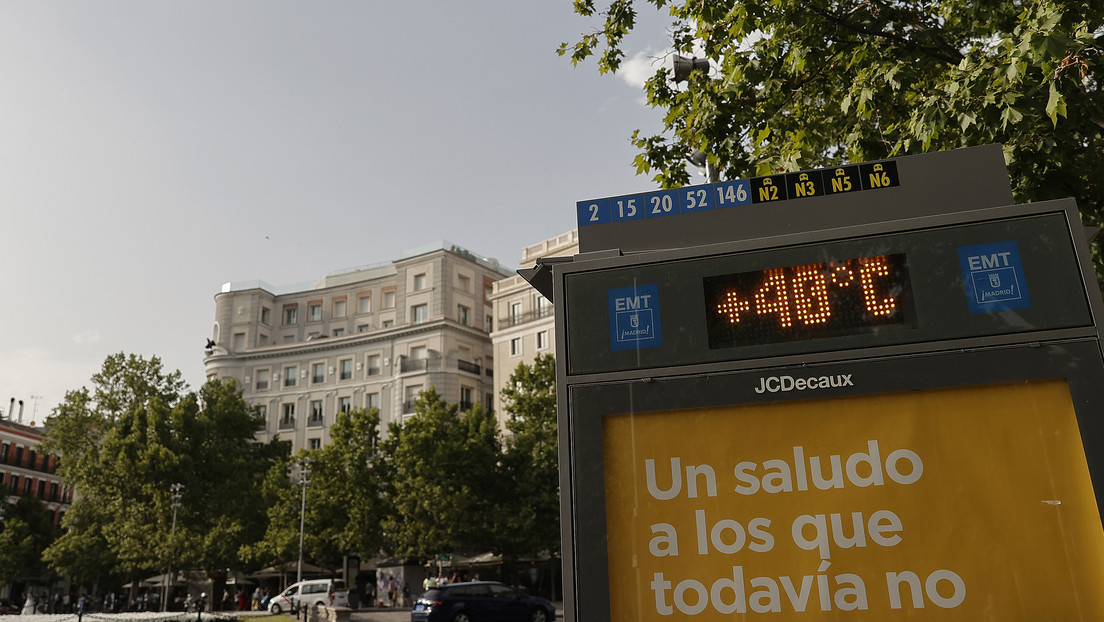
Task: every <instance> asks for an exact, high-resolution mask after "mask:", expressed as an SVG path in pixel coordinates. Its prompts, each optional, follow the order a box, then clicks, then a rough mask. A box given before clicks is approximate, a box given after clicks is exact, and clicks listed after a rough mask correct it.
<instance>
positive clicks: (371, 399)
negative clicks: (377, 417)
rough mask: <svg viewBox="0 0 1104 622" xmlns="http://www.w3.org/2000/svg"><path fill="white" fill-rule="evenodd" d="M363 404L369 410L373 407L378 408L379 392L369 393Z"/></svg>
mask: <svg viewBox="0 0 1104 622" xmlns="http://www.w3.org/2000/svg"><path fill="white" fill-rule="evenodd" d="M364 406H365V407H366V408H367V409H368V410H371V409H373V408H375V409H376V410H379V407H380V397H379V393H369V394H368V397H367V399H366V400H365V404H364Z"/></svg>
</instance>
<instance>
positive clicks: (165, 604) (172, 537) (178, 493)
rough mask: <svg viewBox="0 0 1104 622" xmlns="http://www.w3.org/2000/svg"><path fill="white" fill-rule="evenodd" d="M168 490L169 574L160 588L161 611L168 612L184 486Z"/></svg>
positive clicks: (175, 485)
mask: <svg viewBox="0 0 1104 622" xmlns="http://www.w3.org/2000/svg"><path fill="white" fill-rule="evenodd" d="M169 490H171V491H172V511H173V519H172V530H171V531H170V532H169V572H168V575H167V576H166V578H165V585H163V586H162V588H163V589H162V592H163V594H164V595H163V596H162V597H161V611H168V610H169V595H170V594H172V580H173V570H172V559H173V543H174V542H175V541H176V511H177V510H178V509H179V508H180V499H181V498H182V497H183V496H184V484H181V483H179V482H177V483H175V484H173V485H172V486H169Z"/></svg>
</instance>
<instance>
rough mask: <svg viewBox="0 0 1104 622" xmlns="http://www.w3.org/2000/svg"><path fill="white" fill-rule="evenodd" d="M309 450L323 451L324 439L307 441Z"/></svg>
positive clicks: (309, 439)
mask: <svg viewBox="0 0 1104 622" xmlns="http://www.w3.org/2000/svg"><path fill="white" fill-rule="evenodd" d="M307 448H308V449H322V439H320V438H308V439H307Z"/></svg>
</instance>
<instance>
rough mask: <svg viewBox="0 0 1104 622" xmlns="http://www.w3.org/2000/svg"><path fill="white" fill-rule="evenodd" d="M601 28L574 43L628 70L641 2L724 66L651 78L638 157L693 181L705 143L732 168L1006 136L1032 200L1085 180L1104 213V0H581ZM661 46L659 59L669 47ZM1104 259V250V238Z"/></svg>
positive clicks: (606, 67) (602, 66) (803, 165)
mask: <svg viewBox="0 0 1104 622" xmlns="http://www.w3.org/2000/svg"><path fill="white" fill-rule="evenodd" d="M574 9H575V12H576V13H578V14H579V15H582V16H585V17H587V18H589V19H590V20H591V24H592V26H593V30H591V31H589V32H584V33H582V34H581V35H580V36H579V37H578V39H577V40H576V41H575V42H574V43H563V44H561V46H560V47H559V50H558V52H559V54H561V55H563V56H566V57H568V58H570V59H571V61H572V63H575V64H578V63H580V62H584V61H587V60H588V59H594V60H595V61H596V63H597V68H598V70H599V71H600V72H602V73H606V72H614V71H617V70H618V69H619V68H620V67H621V65H622V63H623V61H624V59H625V56H626V50H625V47H624V44H625V40H626V37H627V36H628V35H629V33H630V32H632V30H633V29H634V27H635V26H636V20H637V17H638V15H639V13H638V11H649V10H660V11H665V12H667V14H668V15H669V16H670V20H671V22H670V24H671V25H670V28H669V34H670V39H671V41H670V43H671V52H670V53H672V54H678V55H681V56H683V57H694V56H696V57H698V58H703V57H704V58H706V59H708V60H709V63H710V70H709V71H708V72H705V71H694V72H692V73H691V75H690V76H689V79H688V80H686V81H684V82H680V83H677V84H676V83H675V82H674V81H673V77H674V76H673V71H672V69H671V62H670V61H667V62H666V63H659V62H657V63H656V71H655V73H654V74H653V75H652V76H651V78H650V79H649V80H648V81H647V83H646V85H645V91H646V94H647V100H648V102H649V104H650V105H652V106H654V107H656V108H659V109H661V110H663V111H664V112H665V115H664V117H663V127H662V129H661V130H660V131H659V132H657V133H654V134H650V133H649V132H645V131H641V130H637V131H636V132H634V133H633V135H632V137H631V140H632V143H633V145H634V146H635V147H637V148H638V149H639V153H638V155H637V156H636V158H635V165H636V169H637V171H638V173H640V174H651V175H652V176H653V179H654V180H655V181H657V182H659V183H660V184H661V185H662V186H664V187H673V186H680V185H685V184H687V183H688V182H689V181H690V180H689V173H688V171H687V167H686V159H687V157H688V156H690V155H691V154H692V153H693V152H695V151H701V152H703V153H704V154H706V156H707V158H708V162H709V164H710V166H711V168H712V169H713V170H716V171H719V172H720V174H721V176H722V177H724V178H728V179H735V178H740V177H750V176H756V175H766V174H772V173H776V172H780V171H794V170H801V169H808V168H816V167H821V166H827V165H834V164H838V163H840V162H844V161H851V162H859V161H869V160H878V159H885V158H889V157H896V156H902V155H907V154H916V153H922V152H928V151H938V150H946V149H953V148H958V147H965V146H975V145H981V144H987V143H1001V144H1003V146H1004V154H1005V159H1006V163H1007V165H1008V170H1009V175H1010V178H1011V180H1012V186H1013V193H1014V196H1015V198H1016V200H1017V201H1018V202H1027V201H1039V200H1044V199H1051V198H1060V197H1066V196H1072V197H1074V198H1076V199H1077V203H1078V206H1079V207H1080V209H1081V212H1082V214H1083V218H1084V220H1085V221H1086V222H1087V223H1092V224H1098V225H1099V224H1101V222H1102V218H1104V150H1102V149H1101V148H1100V145H1101V144H1104V141H1102V138H1104V136H1102V133H1104V93H1102V91H1101V80H1102V76H1104V73H1102V70H1104V56H1102V49H1104V3H1101V2H1099V0H1030V1H1029V0H1015V1H1006V0H981V1H978V0H931V1H926V2H917V1H915V0H910V1H905V0H768V1H766V2H740V1H737V0H693V1H691V0H675V1H670V0H636V1H634V0H599V1H598V2H596V0H574ZM657 60H658V59H657ZM1098 271H1099V254H1098Z"/></svg>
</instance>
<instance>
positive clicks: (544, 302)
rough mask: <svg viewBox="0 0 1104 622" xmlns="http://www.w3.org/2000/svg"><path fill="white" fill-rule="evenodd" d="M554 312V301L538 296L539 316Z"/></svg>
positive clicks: (546, 315)
mask: <svg viewBox="0 0 1104 622" xmlns="http://www.w3.org/2000/svg"><path fill="white" fill-rule="evenodd" d="M551 314H552V303H551V302H548V299H547V298H545V297H544V296H538V297H537V316H538V317H548V316H549V315H551Z"/></svg>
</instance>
